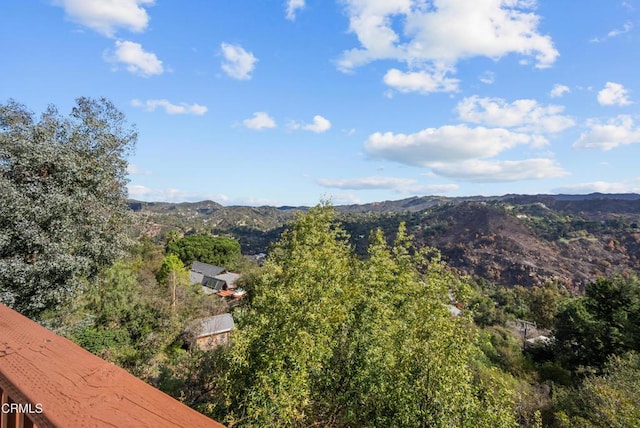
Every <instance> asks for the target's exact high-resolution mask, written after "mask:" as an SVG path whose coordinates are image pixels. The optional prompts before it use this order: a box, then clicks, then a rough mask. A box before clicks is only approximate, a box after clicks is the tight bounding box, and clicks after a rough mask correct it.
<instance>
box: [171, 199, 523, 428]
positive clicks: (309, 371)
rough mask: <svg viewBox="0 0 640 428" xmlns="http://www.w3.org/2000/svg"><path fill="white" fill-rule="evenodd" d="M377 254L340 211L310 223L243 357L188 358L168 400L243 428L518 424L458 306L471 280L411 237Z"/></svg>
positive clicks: (295, 237)
mask: <svg viewBox="0 0 640 428" xmlns="http://www.w3.org/2000/svg"><path fill="white" fill-rule="evenodd" d="M370 242H371V245H370V247H369V258H368V259H367V260H366V261H360V260H358V259H357V258H355V257H354V255H353V252H352V249H351V247H350V246H349V245H348V237H347V236H346V235H345V233H344V231H343V230H342V229H341V228H340V227H339V226H338V225H337V224H336V221H335V214H334V212H333V209H332V208H331V207H330V206H326V205H321V206H319V207H316V208H313V209H311V210H310V211H309V213H308V214H305V215H301V216H299V217H298V219H297V221H296V222H295V223H294V224H293V225H292V226H291V227H290V228H289V229H288V230H287V231H286V232H285V233H284V234H283V235H282V238H281V240H280V242H279V243H278V244H277V245H276V246H275V248H274V249H273V251H272V253H271V257H270V258H269V260H268V261H267V262H266V263H265V265H264V267H263V268H262V269H263V270H262V273H261V274H260V275H259V276H258V277H257V278H256V282H255V284H254V288H253V293H254V298H253V301H252V304H251V306H250V307H247V308H244V309H243V310H242V311H241V312H239V313H236V321H237V326H238V329H237V331H236V332H235V333H234V341H233V346H232V347H231V348H230V349H228V350H217V351H216V352H215V356H212V357H211V358H205V360H204V361H206V362H203V363H202V364H198V363H195V364H194V363H193V362H192V360H190V359H189V358H188V357H184V356H182V357H179V358H178V360H179V361H178V362H177V363H176V365H175V366H173V367H167V368H166V370H165V371H164V375H163V378H162V384H163V385H164V388H165V389H166V390H168V391H170V392H171V393H172V394H174V395H177V396H179V397H183V398H184V399H185V400H186V401H187V402H188V403H190V404H192V405H194V406H196V407H197V408H199V409H203V410H205V411H207V412H208V413H210V414H212V415H213V416H214V417H215V418H217V419H219V420H223V421H225V422H226V423H227V424H228V425H230V426H274V427H277V426H310V425H317V426H402V427H411V426H434V427H445V426H447V427H448V426H461V427H465V426H474V427H475V426H492V427H504V426H515V417H514V412H513V405H514V402H513V397H514V396H513V391H512V390H511V389H510V387H509V385H507V384H506V383H505V382H503V381H502V380H501V378H500V377H499V376H497V375H496V372H495V370H494V369H490V370H489V371H488V372H487V373H486V375H485V376H483V377H482V381H481V382H478V381H477V380H478V379H477V378H476V374H475V373H476V371H475V368H474V361H476V360H477V358H478V357H479V356H480V350H479V348H478V347H477V346H476V335H475V333H474V331H473V329H470V328H469V327H470V325H469V322H470V321H469V319H467V318H466V317H464V316H462V317H457V318H456V317H452V316H451V314H450V313H449V311H448V309H447V307H446V305H445V303H447V302H448V300H449V298H448V293H449V290H451V289H454V290H456V292H459V293H460V294H461V295H463V294H464V293H465V287H466V286H465V284H464V283H463V281H461V280H460V279H459V278H457V277H455V276H454V275H453V274H451V273H450V272H449V271H448V270H447V269H446V267H445V266H444V265H443V263H442V262H441V261H440V258H439V254H438V253H437V252H436V251H434V250H432V249H425V250H419V249H417V248H414V247H413V245H412V244H411V240H410V239H409V237H408V236H407V235H406V233H405V230H404V226H401V227H400V229H399V231H398V234H397V237H396V240H395V242H394V243H393V245H391V246H390V245H388V244H387V243H386V241H385V239H384V237H383V235H382V233H381V232H380V231H378V232H376V233H374V234H373V235H372V236H371V238H370ZM211 364H213V366H212V365H211ZM194 373H197V375H195V374H194ZM175 375H177V376H179V379H178V380H176V379H175V378H174V377H173V376H175ZM194 389H197V390H200V391H203V390H204V391H207V393H205V394H204V395H203V394H199V395H194V394H193V393H192V392H190V391H191V390H194Z"/></svg>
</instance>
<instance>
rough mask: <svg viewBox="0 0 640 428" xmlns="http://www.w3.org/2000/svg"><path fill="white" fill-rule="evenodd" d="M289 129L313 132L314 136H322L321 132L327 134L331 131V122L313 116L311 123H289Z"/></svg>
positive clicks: (318, 116)
mask: <svg viewBox="0 0 640 428" xmlns="http://www.w3.org/2000/svg"><path fill="white" fill-rule="evenodd" d="M289 129H294V130H296V129H303V130H305V131H311V132H315V133H316V134H322V133H323V132H327V131H328V130H329V129H331V122H330V121H329V120H328V119H326V118H324V117H322V116H320V115H319V114H317V115H315V116H313V122H311V123H307V124H304V123H298V122H290V123H289Z"/></svg>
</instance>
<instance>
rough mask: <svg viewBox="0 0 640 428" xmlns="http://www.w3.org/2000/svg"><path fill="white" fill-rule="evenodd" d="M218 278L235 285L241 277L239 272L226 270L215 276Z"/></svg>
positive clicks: (229, 284)
mask: <svg viewBox="0 0 640 428" xmlns="http://www.w3.org/2000/svg"><path fill="white" fill-rule="evenodd" d="M215 278H216V279H218V280H220V281H224V282H226V283H227V286H231V285H233V284H234V283H235V282H236V281H237V280H239V279H240V274H239V273H234V272H225V273H221V274H219V275H216V276H215Z"/></svg>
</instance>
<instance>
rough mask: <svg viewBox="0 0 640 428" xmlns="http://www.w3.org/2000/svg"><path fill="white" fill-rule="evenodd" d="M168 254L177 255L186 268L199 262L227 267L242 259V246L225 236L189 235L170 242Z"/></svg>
mask: <svg viewBox="0 0 640 428" xmlns="http://www.w3.org/2000/svg"><path fill="white" fill-rule="evenodd" d="M172 239H173V238H172ZM167 253H169V254H175V255H177V256H178V257H179V258H180V260H182V262H183V263H184V264H185V266H191V264H192V263H193V262H194V261H199V262H203V263H211V264H214V265H218V266H223V267H227V266H228V265H229V264H230V263H232V262H233V261H234V259H236V258H238V257H240V244H239V243H238V241H236V240H235V239H232V238H226V237H223V236H210V235H187V236H185V237H184V238H181V239H177V240H175V239H174V240H171V241H169V242H168V244H167Z"/></svg>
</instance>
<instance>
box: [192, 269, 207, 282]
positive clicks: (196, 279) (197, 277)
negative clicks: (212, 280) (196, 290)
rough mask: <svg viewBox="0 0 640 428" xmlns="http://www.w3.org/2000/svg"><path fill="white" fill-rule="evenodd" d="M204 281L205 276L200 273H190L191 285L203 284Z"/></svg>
mask: <svg viewBox="0 0 640 428" xmlns="http://www.w3.org/2000/svg"><path fill="white" fill-rule="evenodd" d="M203 280H204V275H203V274H201V273H198V272H194V271H191V272H189V283H191V284H202V281H203Z"/></svg>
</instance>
